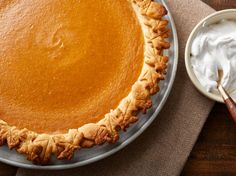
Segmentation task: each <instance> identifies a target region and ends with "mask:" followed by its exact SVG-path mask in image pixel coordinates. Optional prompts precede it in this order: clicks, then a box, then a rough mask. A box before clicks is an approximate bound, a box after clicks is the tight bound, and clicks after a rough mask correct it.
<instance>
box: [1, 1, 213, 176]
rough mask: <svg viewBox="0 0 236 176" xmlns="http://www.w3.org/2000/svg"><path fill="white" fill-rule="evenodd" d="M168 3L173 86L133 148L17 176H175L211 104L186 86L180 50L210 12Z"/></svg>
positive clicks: (200, 6)
mask: <svg viewBox="0 0 236 176" xmlns="http://www.w3.org/2000/svg"><path fill="white" fill-rule="evenodd" d="M167 1H168V4H169V7H170V10H171V12H172V15H173V17H174V20H175V23H176V27H177V31H178V37H179V43H180V57H179V65H178V71H177V75H176V81H175V83H174V85H173V89H172V92H171V94H170V96H169V98H168V100H167V103H166V105H165V106H164V108H163V110H162V111H161V113H160V114H159V115H158V118H156V120H155V121H154V122H153V123H152V125H151V126H150V127H149V128H148V129H147V130H146V131H145V132H144V133H143V134H142V135H141V136H140V137H139V138H138V139H136V140H135V141H134V142H133V143H131V144H130V145H128V146H127V147H126V148H125V149H123V150H121V151H119V152H118V153H116V154H114V155H112V156H110V157H108V158H106V159H103V160H101V161H98V162H96V163H93V164H90V165H87V166H83V167H79V168H75V169H70V170H63V171H39V170H37V171H36V170H27V169H18V171H17V174H16V175H17V176H32V175H37V176H47V175H48V176H49V175H57V176H62V175H70V176H77V175H79V176H84V175H86V176H93V175H96V176H100V175H101V176H110V175H112V176H118V175H123V176H126V175H138V176H140V175H143V176H157V175H160V176H167V175H170V176H173V175H179V174H180V172H181V170H182V168H183V166H184V164H185V161H186V159H187V157H188V155H189V153H190V151H191V149H192V147H193V145H194V143H195V141H196V139H197V137H198V135H199V133H200V131H201V129H202V126H203V124H204V122H205V120H206V118H207V117H208V114H209V112H210V110H211V108H212V106H213V104H214V102H212V101H210V100H208V99H207V98H205V97H203V96H202V95H201V94H200V93H199V92H198V91H197V90H196V89H195V88H194V87H193V85H192V83H191V81H190V80H189V78H188V76H187V73H186V71H185V66H184V47H185V44H186V40H187V38H188V36H189V33H190V32H191V30H192V29H193V27H194V26H195V25H196V24H197V23H198V22H199V21H200V20H201V19H202V18H203V17H205V16H207V15H208V14H210V13H212V12H214V10H213V9H212V8H210V7H208V6H207V5H206V4H204V3H202V2H201V1H200V0H167ZM1 167H4V166H0V173H1V172H2V169H1ZM3 170H4V168H3ZM6 170H9V173H12V172H13V171H12V168H6ZM4 172H5V171H4ZM6 172H7V171H6ZM9 175H10V174H9ZM0 176H1V174H0Z"/></svg>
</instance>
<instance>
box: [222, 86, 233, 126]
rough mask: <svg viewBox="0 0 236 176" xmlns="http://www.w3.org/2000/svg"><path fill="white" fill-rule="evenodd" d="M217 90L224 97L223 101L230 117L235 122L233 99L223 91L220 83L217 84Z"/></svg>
mask: <svg viewBox="0 0 236 176" xmlns="http://www.w3.org/2000/svg"><path fill="white" fill-rule="evenodd" d="M218 90H219V92H220V93H221V95H222V97H223V99H224V102H225V104H226V106H227V108H228V110H229V112H230V114H231V116H232V119H233V120H234V122H236V104H235V102H234V100H233V99H232V98H231V97H230V96H229V94H228V93H227V92H226V91H225V89H224V88H223V86H222V85H221V84H220V85H219V86H218Z"/></svg>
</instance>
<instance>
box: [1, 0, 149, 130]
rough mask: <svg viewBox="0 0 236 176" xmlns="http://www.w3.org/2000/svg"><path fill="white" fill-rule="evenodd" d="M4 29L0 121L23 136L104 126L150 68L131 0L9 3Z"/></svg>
mask: <svg viewBox="0 0 236 176" xmlns="http://www.w3.org/2000/svg"><path fill="white" fill-rule="evenodd" d="M0 26H1V27H0V55H1V60H0V119H2V120H4V121H6V122H7V123H8V124H9V125H15V126H17V127H18V128H27V129H29V130H32V131H35V132H38V133H58V132H66V131H67V130H68V129H71V128H78V127H80V126H82V125H84V124H87V123H93V122H97V121H99V120H100V119H102V118H104V115H105V114H106V113H108V112H109V111H110V109H114V108H116V107H117V106H118V104H119V102H120V101H121V100H122V99H123V98H124V97H126V96H127V95H128V93H129V92H130V90H131V87H132V85H133V84H134V83H135V81H136V80H137V79H138V77H139V75H140V72H141V69H142V66H143V60H144V59H143V58H144V41H143V40H144V39H143V33H142V30H141V27H140V24H139V22H138V19H137V17H136V14H135V12H134V10H133V9H132V7H131V5H130V3H129V2H127V1H126V0H104V1H99V0H89V3H88V1H87V0H70V1H68V0H39V1H34V0H27V1H18V0H9V1H6V3H2V4H1V5H0Z"/></svg>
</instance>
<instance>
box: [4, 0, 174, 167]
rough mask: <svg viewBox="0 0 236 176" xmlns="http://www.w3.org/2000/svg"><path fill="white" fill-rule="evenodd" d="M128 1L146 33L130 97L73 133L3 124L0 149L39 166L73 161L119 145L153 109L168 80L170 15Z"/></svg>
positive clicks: (138, 0)
mask: <svg viewBox="0 0 236 176" xmlns="http://www.w3.org/2000/svg"><path fill="white" fill-rule="evenodd" d="M128 1H129V2H130V3H131V4H132V6H133V8H134V9H135V11H136V13H137V16H138V17H139V18H142V19H141V25H142V27H143V29H144V30H145V31H144V38H145V54H144V65H143V68H142V72H141V75H140V76H139V79H138V80H137V81H136V82H135V84H134V85H133V86H132V90H131V92H130V93H129V95H128V96H127V97H126V98H124V99H123V100H122V101H121V102H120V104H119V105H118V107H117V108H116V109H114V110H111V112H110V113H108V114H106V115H105V117H104V118H103V119H102V120H100V121H99V122H98V123H91V124H86V125H84V126H82V127H80V128H78V129H70V130H69V131H68V133H66V134H37V133H35V132H33V131H29V130H27V129H18V128H17V127H15V126H9V125H8V124H7V123H6V122H4V121H2V120H0V145H4V144H7V145H8V147H9V148H10V149H13V148H15V149H16V150H17V151H18V152H19V153H21V154H25V155H26V156H27V159H28V160H30V161H32V162H33V163H35V164H47V163H48V162H49V160H50V157H51V155H52V154H54V155H56V157H57V158H58V159H60V160H62V159H71V158H72V156H73V153H74V151H75V150H77V149H80V148H82V147H85V148H88V147H92V146H93V145H100V144H103V143H105V142H109V143H115V142H116V141H117V140H118V139H119V133H118V132H119V130H125V129H126V128H127V127H128V126H129V124H131V123H134V122H136V121H137V120H138V118H137V113H138V112H139V111H142V112H143V113H145V112H146V110H147V109H148V108H150V107H151V106H152V101H151V99H150V96H151V95H153V94H155V93H157V92H158V91H159V87H158V82H159V81H160V80H163V79H164V76H165V74H166V68H167V62H168V57H166V56H164V55H163V50H164V49H168V48H169V47H170V43H169V42H167V41H166V40H165V38H168V36H169V33H170V30H169V29H167V25H168V21H167V20H163V19H162V17H163V16H164V15H166V14H167V11H166V9H165V7H163V6H162V5H161V4H159V3H157V2H154V1H153V0H128ZM142 23H143V24H142Z"/></svg>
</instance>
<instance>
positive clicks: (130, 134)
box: [0, 1, 178, 170]
mask: <svg viewBox="0 0 236 176" xmlns="http://www.w3.org/2000/svg"><path fill="white" fill-rule="evenodd" d="M158 2H160V3H163V4H164V5H165V6H166V4H165V3H164V1H158ZM167 9H168V7H167ZM166 18H167V19H168V20H169V21H170V24H169V28H170V29H171V30H172V36H171V37H170V39H169V41H170V42H171V48H170V49H169V50H167V51H165V52H166V53H165V55H167V56H169V63H168V71H167V75H166V79H165V80H164V81H162V82H161V85H160V87H161V91H160V92H159V93H158V94H157V95H155V96H153V97H152V100H153V107H152V108H151V109H149V111H148V112H147V113H146V114H145V115H143V114H141V113H140V114H139V121H138V122H137V123H135V124H134V125H132V126H131V127H129V128H128V130H127V131H126V132H125V133H123V132H121V133H120V139H119V141H118V142H117V143H116V144H113V145H111V144H104V145H101V146H95V147H93V148H91V149H89V150H88V149H81V150H80V151H79V152H76V153H75V155H74V157H73V159H72V160H70V161H59V160H57V159H55V158H52V160H51V162H50V163H49V164H48V165H45V166H39V165H34V164H32V163H31V162H30V161H27V160H26V159H25V157H24V156H22V155H19V154H18V153H16V152H15V151H14V150H12V151H10V150H9V149H8V148H7V147H6V146H4V147H1V148H0V161H2V162H4V163H7V164H10V165H14V166H17V167H23V168H28V169H45V170H46V169H51V170H56V169H68V168H73V167H78V166H82V165H86V164H89V163H92V162H95V161H98V160H100V159H103V158H105V157H107V156H109V155H111V154H113V153H115V152H117V151H118V150H120V149H122V148H124V147H125V146H126V145H128V144H129V143H130V142H132V141H133V140H134V139H135V138H136V137H138V136H139V135H140V134H141V133H142V132H143V131H144V130H145V129H146V128H147V127H148V126H149V125H150V124H151V122H152V121H153V120H154V119H155V117H156V116H157V114H158V113H159V112H160V110H161V109H162V107H163V106H164V103H165V101H166V99H167V97H168V95H169V93H170V90H171V88H172V84H173V82H174V78H175V74H176V69H177V62H178V61H177V59H178V42H177V34H176V29H175V25H174V22H173V19H172V17H171V14H170V13H169V14H168V16H166Z"/></svg>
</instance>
